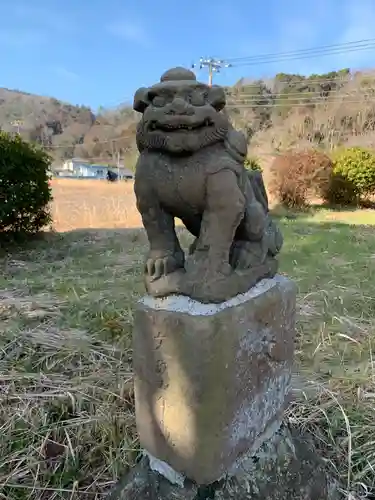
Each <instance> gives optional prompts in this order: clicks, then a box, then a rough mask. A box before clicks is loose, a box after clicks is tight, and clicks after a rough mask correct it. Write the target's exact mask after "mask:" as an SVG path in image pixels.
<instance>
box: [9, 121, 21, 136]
mask: <svg viewBox="0 0 375 500" xmlns="http://www.w3.org/2000/svg"><path fill="white" fill-rule="evenodd" d="M11 125H12V127H17V134H18V135H20V128H21V127H22V126H23V125H24V121H23V120H14V121H13V122H11Z"/></svg>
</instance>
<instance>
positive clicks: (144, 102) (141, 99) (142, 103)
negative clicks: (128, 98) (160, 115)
mask: <svg viewBox="0 0 375 500" xmlns="http://www.w3.org/2000/svg"><path fill="white" fill-rule="evenodd" d="M149 90H150V89H148V88H146V87H141V88H140V89H138V90H137V92H136V93H135V94H134V102H133V109H134V111H138V113H144V111H145V109H146V108H147V106H149V104H150V100H149V97H148V93H149Z"/></svg>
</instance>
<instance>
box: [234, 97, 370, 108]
mask: <svg viewBox="0 0 375 500" xmlns="http://www.w3.org/2000/svg"><path fill="white" fill-rule="evenodd" d="M370 102H371V103H374V104H375V98H371V99H366V100H365V101H363V100H355V101H347V100H345V99H344V100H342V101H340V100H339V99H337V100H335V101H331V100H329V99H321V100H320V101H314V102H311V101H306V102H301V103H293V104H290V105H289V107H290V108H294V107H305V108H306V107H307V105H308V104H314V105H316V104H326V105H329V104H335V103H336V104H340V105H343V106H344V105H346V104H362V105H363V104H366V103H370ZM225 107H226V108H238V109H242V108H274V107H284V108H285V107H288V103H273V104H268V103H267V104H248V103H244V104H241V103H240V104H228V105H227V106H225Z"/></svg>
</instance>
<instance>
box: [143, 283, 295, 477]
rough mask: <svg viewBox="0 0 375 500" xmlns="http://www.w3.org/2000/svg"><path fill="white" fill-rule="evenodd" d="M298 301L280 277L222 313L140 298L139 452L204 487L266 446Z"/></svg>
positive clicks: (287, 365) (276, 418)
mask: <svg viewBox="0 0 375 500" xmlns="http://www.w3.org/2000/svg"><path fill="white" fill-rule="evenodd" d="M295 300H296V288H295V285H294V283H293V282H292V281H290V280H289V279H287V278H284V277H282V276H276V277H275V278H273V279H268V280H263V281H261V282H260V283H258V285H256V286H255V287H253V288H251V289H250V290H249V291H248V292H247V293H246V294H242V295H238V296H237V297H235V298H233V299H231V300H228V301H227V302H223V303H221V304H201V303H199V302H196V301H194V300H192V299H190V298H188V297H184V296H170V297H167V298H164V299H155V298H152V297H149V296H147V297H144V298H143V299H142V300H141V301H140V302H139V303H138V307H137V310H136V315H135V327H134V358H133V363H134V373H135V398H136V418H137V429H138V433H139V437H140V442H141V446H142V447H143V448H144V449H145V450H146V451H147V452H148V453H150V454H151V455H152V456H154V457H156V458H157V459H159V460H162V461H164V462H166V463H167V464H169V465H170V466H171V467H172V468H173V469H174V470H175V471H177V472H179V473H181V474H183V475H184V476H185V477H187V478H189V479H190V480H193V481H195V482H196V483H197V484H198V485H206V484H211V483H213V482H215V481H218V480H220V479H221V478H222V477H224V476H225V475H226V474H232V473H233V474H234V473H235V472H236V470H237V469H238V466H239V464H240V463H242V462H243V460H244V457H246V456H251V455H253V454H255V453H256V452H257V450H259V449H260V447H261V446H262V445H263V443H265V442H266V441H268V440H269V439H271V438H272V437H273V436H274V434H275V432H276V430H277V429H278V428H279V427H280V424H281V421H282V416H283V411H284V408H285V405H286V403H287V401H288V394H289V391H290V379H291V368H292V363H293V346H294V334H295V327H294V321H295Z"/></svg>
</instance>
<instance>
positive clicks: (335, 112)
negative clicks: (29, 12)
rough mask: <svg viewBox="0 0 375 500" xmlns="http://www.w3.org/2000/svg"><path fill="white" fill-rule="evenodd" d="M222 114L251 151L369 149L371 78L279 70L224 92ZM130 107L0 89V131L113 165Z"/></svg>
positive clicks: (131, 145)
mask: <svg viewBox="0 0 375 500" xmlns="http://www.w3.org/2000/svg"><path fill="white" fill-rule="evenodd" d="M226 91H227V95H228V99H227V100H228V105H227V111H226V112H227V113H228V114H229V115H230V117H231V119H232V121H233V122H234V125H235V126H236V127H237V128H240V129H242V130H243V131H244V132H245V133H246V134H247V137H248V140H249V143H250V145H251V149H250V150H251V151H252V152H253V153H254V154H275V153H277V152H278V151H282V150H284V149H286V148H291V147H293V148H295V147H305V146H307V145H310V146H311V145H313V146H318V147H321V148H323V149H331V148H333V147H335V146H337V145H339V144H349V145H353V144H360V145H366V146H369V147H374V148H375V73H374V74H372V73H366V74H363V73H355V74H352V73H351V72H350V71H349V70H348V69H343V70H341V71H338V72H331V73H327V74H323V75H310V76H308V77H306V76H302V75H292V74H283V73H280V74H278V75H276V76H275V77H274V78H270V79H267V80H264V81H263V80H250V79H247V78H243V79H241V80H240V81H238V82H237V83H236V84H235V85H234V86H232V87H228V88H227V89H226ZM138 119H139V117H138V116H137V114H136V113H135V112H133V111H132V109H131V108H129V107H126V106H121V107H119V108H118V109H115V110H111V111H105V110H102V111H101V112H100V113H99V114H98V115H96V116H95V115H94V113H93V112H92V110H91V109H90V108H88V107H86V106H74V105H71V104H67V103H63V102H61V101H58V100H57V99H54V98H48V97H41V96H36V95H32V94H27V93H25V92H20V91H16V90H9V89H0V127H1V128H2V129H4V130H6V131H17V130H18V128H19V131H20V134H21V135H22V136H23V137H24V138H25V139H27V140H30V141H35V142H38V143H40V144H43V145H44V146H45V147H46V149H48V150H49V151H50V152H51V154H52V155H53V157H54V158H55V160H56V162H61V161H62V160H64V159H66V158H71V157H82V158H89V159H92V160H95V161H103V162H112V161H114V159H115V158H116V156H117V154H118V153H119V154H120V155H121V157H122V158H123V159H125V161H127V163H128V164H129V162H130V161H134V158H135V156H136V154H137V153H136V147H135V126H136V123H137V121H138Z"/></svg>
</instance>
